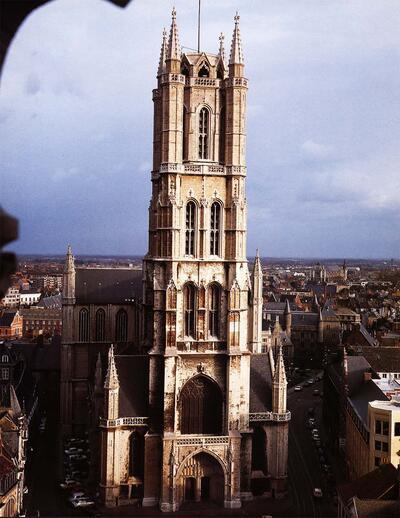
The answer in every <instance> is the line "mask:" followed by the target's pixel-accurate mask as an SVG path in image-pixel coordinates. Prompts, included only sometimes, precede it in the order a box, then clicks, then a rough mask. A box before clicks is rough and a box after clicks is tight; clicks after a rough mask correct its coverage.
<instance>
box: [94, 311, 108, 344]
mask: <svg viewBox="0 0 400 518" xmlns="http://www.w3.org/2000/svg"><path fill="white" fill-rule="evenodd" d="M105 337H106V312H105V311H104V309H103V308H99V309H98V310H97V311H96V328H95V339H96V342H104V340H105Z"/></svg>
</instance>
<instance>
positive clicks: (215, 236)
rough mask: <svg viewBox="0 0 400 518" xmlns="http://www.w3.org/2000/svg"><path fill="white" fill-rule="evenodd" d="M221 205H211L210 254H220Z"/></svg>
mask: <svg viewBox="0 0 400 518" xmlns="http://www.w3.org/2000/svg"><path fill="white" fill-rule="evenodd" d="M220 233H221V205H220V204H219V203H218V202H217V201H215V202H214V203H213V204H212V205H211V229H210V254H211V255H219V254H220Z"/></svg>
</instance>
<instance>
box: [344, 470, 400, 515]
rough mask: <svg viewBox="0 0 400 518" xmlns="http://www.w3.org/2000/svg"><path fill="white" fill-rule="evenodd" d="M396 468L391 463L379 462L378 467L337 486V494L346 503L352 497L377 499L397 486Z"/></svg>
mask: <svg viewBox="0 0 400 518" xmlns="http://www.w3.org/2000/svg"><path fill="white" fill-rule="evenodd" d="M397 484H398V482H397V469H396V468H395V467H394V466H393V464H381V465H380V466H379V467H377V468H376V469H374V470H373V471H370V472H369V473H366V474H365V475H363V476H362V477H359V478H357V479H356V480H353V481H351V482H347V483H346V484H342V485H339V486H338V488H337V491H338V496H339V498H340V499H341V500H342V502H343V503H344V504H345V505H346V504H348V502H349V500H350V499H351V498H353V497H357V498H358V499H361V500H369V499H371V500H378V499H380V498H382V497H383V496H385V495H386V494H387V493H388V492H389V491H390V490H391V489H392V488H393V487H395V486H397Z"/></svg>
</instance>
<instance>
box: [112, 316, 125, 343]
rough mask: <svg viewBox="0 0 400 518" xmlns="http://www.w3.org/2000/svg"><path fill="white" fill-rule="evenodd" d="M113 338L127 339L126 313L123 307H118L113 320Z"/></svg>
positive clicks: (117, 339) (121, 340)
mask: <svg viewBox="0 0 400 518" xmlns="http://www.w3.org/2000/svg"><path fill="white" fill-rule="evenodd" d="M115 340H116V341H117V342H126V341H127V340H128V315H127V313H126V311H125V310H124V309H120V310H119V311H118V313H117V316H116V321H115Z"/></svg>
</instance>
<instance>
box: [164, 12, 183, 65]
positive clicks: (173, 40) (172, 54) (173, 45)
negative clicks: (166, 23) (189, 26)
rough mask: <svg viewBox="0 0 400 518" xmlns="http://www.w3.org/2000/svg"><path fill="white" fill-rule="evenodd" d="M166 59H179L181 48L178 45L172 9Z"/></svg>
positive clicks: (176, 27) (174, 13)
mask: <svg viewBox="0 0 400 518" xmlns="http://www.w3.org/2000/svg"><path fill="white" fill-rule="evenodd" d="M167 59H181V47H180V45H179V36H178V26H177V24H176V10H175V7H174V8H173V9H172V23H171V30H170V33H169V41H168V49H167Z"/></svg>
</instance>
